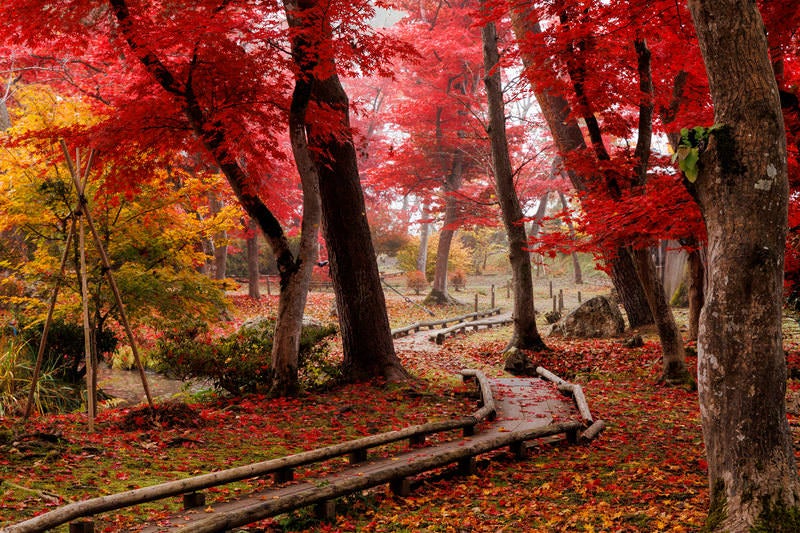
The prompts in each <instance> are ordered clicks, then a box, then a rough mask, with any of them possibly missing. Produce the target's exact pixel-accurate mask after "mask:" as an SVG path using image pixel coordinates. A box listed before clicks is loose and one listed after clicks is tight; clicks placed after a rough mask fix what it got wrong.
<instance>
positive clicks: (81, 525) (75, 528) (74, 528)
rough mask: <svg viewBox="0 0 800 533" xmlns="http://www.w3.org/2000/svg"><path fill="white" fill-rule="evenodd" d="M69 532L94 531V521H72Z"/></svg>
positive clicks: (85, 532) (83, 532) (90, 532)
mask: <svg viewBox="0 0 800 533" xmlns="http://www.w3.org/2000/svg"><path fill="white" fill-rule="evenodd" d="M69 533H94V522H93V521H92V520H78V521H76V522H70V524H69Z"/></svg>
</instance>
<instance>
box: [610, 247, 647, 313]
mask: <svg viewBox="0 0 800 533" xmlns="http://www.w3.org/2000/svg"><path fill="white" fill-rule="evenodd" d="M631 252H632V250H631V249H630V248H628V247H627V246H620V247H619V248H617V251H616V255H615V256H614V257H613V258H612V259H611V260H610V261H609V262H608V263H609V265H608V266H609V267H610V270H609V277H611V282H612V283H613V285H614V289H615V290H616V291H617V296H618V297H619V301H620V303H621V304H622V307H624V308H625V314H626V315H627V317H628V326H629V327H631V328H638V327H641V326H646V325H648V324H653V323H654V322H655V321H654V319H653V313H651V312H650V304H649V303H648V302H647V296H646V295H645V293H644V288H643V287H642V284H641V282H640V281H639V277H638V275H637V274H636V266H635V265H634V264H633V260H632V259H631V255H630V254H631Z"/></svg>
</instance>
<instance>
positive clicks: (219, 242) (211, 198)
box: [208, 192, 228, 280]
mask: <svg viewBox="0 0 800 533" xmlns="http://www.w3.org/2000/svg"><path fill="white" fill-rule="evenodd" d="M208 205H209V211H210V213H211V216H215V215H216V214H217V213H219V212H220V211H221V210H222V208H223V206H224V204H223V203H222V200H220V199H219V197H218V196H217V194H216V193H213V192H211V193H209V194H208ZM227 266H228V232H227V231H220V232H218V233H216V234H214V279H217V280H219V279H225V274H226V268H227Z"/></svg>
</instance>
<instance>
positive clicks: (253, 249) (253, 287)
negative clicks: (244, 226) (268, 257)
mask: <svg viewBox="0 0 800 533" xmlns="http://www.w3.org/2000/svg"><path fill="white" fill-rule="evenodd" d="M249 228H250V231H252V232H253V235H252V236H251V237H250V238H249V239H247V295H248V296H249V297H250V298H253V299H255V300H258V299H259V298H261V289H260V288H259V286H258V282H259V277H260V273H259V271H258V235H257V234H256V233H255V232H257V231H258V223H257V222H256V221H255V220H253V219H252V218H251V219H250V222H249Z"/></svg>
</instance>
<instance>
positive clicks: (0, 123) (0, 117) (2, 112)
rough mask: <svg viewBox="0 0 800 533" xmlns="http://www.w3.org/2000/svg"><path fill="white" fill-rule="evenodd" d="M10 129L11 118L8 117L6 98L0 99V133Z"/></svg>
mask: <svg viewBox="0 0 800 533" xmlns="http://www.w3.org/2000/svg"><path fill="white" fill-rule="evenodd" d="M10 127H11V117H9V116H8V105H7V104H6V98H0V131H6V130H7V129H8V128H10Z"/></svg>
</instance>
